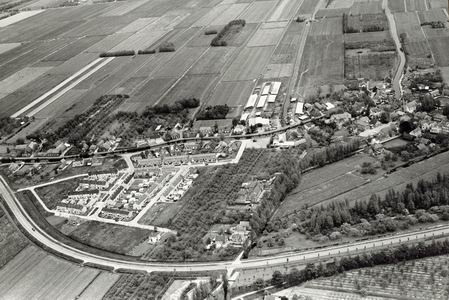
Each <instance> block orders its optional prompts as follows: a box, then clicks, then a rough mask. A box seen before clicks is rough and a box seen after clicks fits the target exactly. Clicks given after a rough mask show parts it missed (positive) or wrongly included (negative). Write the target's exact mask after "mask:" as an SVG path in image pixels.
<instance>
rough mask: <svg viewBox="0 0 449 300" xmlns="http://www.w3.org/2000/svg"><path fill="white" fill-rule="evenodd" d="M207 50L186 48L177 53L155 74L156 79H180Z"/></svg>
mask: <svg viewBox="0 0 449 300" xmlns="http://www.w3.org/2000/svg"><path fill="white" fill-rule="evenodd" d="M206 50H207V48H200V47H194V48H189V47H185V48H183V49H181V50H180V51H179V52H175V55H174V56H173V58H172V59H171V60H170V61H169V62H168V63H167V64H165V65H163V66H161V67H160V68H159V69H158V70H157V71H156V72H155V77H180V76H181V75H183V74H184V73H185V72H186V71H188V69H189V68H190V67H191V66H192V65H193V64H194V63H195V62H196V61H197V60H198V59H199V58H200V57H201V55H202V54H203V53H204V52H205V51H206Z"/></svg>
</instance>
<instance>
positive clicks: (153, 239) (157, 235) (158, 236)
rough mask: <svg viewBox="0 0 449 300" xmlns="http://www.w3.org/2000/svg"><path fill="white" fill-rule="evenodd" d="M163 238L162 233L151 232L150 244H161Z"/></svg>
mask: <svg viewBox="0 0 449 300" xmlns="http://www.w3.org/2000/svg"><path fill="white" fill-rule="evenodd" d="M161 238H162V233H161V232H157V231H155V232H151V233H150V235H149V236H148V243H149V244H156V243H158V242H160V240H161Z"/></svg>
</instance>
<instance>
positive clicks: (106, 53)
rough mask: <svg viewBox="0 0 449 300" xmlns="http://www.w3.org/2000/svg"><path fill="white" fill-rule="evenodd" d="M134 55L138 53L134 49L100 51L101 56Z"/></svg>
mask: <svg viewBox="0 0 449 300" xmlns="http://www.w3.org/2000/svg"><path fill="white" fill-rule="evenodd" d="M134 55H136V51H134V50H122V51H114V52H102V53H100V57H116V56H134Z"/></svg>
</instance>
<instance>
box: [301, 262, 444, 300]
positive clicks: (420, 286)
mask: <svg viewBox="0 0 449 300" xmlns="http://www.w3.org/2000/svg"><path fill="white" fill-rule="evenodd" d="M448 268H449V266H448V256H436V257H431V258H425V259H417V260H412V261H406V262H403V263H401V264H396V265H385V266H379V267H373V268H362V269H360V270H354V271H349V272H345V273H343V274H338V275H335V276H332V277H329V278H320V279H315V280H312V281H310V282H308V283H306V284H305V287H307V288H315V289H324V290H329V291H330V292H331V291H337V290H345V291H348V292H350V291H352V292H353V293H357V287H360V289H364V290H365V291H366V294H368V295H370V294H378V295H384V296H386V297H388V296H390V297H395V298H397V297H400V298H401V299H402V298H404V299H405V298H406V299H435V300H438V299H447V295H448V294H447V287H448V285H449V282H448V278H447V276H446V274H447V270H448ZM342 299H343V298H342ZM382 299H383V298H382Z"/></svg>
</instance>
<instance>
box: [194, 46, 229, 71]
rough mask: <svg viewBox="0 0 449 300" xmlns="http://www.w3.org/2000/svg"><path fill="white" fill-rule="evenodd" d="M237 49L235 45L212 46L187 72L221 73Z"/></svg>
mask: <svg viewBox="0 0 449 300" xmlns="http://www.w3.org/2000/svg"><path fill="white" fill-rule="evenodd" d="M235 51H236V48H234V47H211V48H209V49H208V50H207V52H206V53H204V55H203V56H202V57H201V58H200V59H199V60H198V61H197V62H196V63H195V64H194V65H193V66H192V68H191V69H190V70H189V71H188V72H187V74H188V75H202V74H219V73H220V72H221V71H222V69H223V67H224V65H225V63H226V62H227V61H228V60H229V59H230V58H231V57H232V54H233V53H234V52H235Z"/></svg>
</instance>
